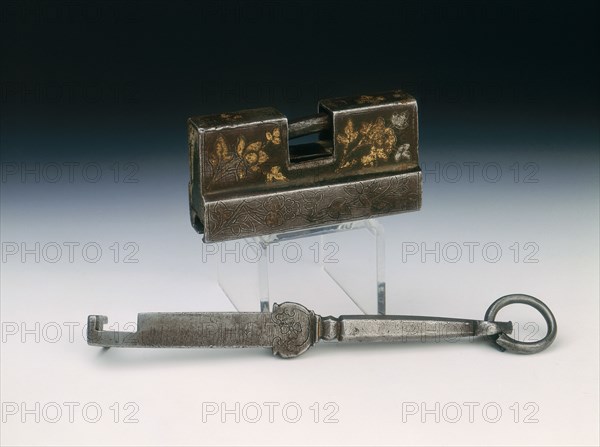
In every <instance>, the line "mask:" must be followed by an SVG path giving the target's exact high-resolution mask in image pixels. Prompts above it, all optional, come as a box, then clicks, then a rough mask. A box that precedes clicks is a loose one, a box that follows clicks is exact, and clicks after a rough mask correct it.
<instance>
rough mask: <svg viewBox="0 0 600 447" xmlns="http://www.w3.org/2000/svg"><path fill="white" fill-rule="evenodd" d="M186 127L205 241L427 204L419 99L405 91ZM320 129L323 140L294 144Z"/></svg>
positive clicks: (195, 220) (193, 200)
mask: <svg viewBox="0 0 600 447" xmlns="http://www.w3.org/2000/svg"><path fill="white" fill-rule="evenodd" d="M318 111H319V113H318V114H317V115H314V116H310V117H305V118H302V119H299V120H292V121H289V122H288V119H287V118H286V117H285V116H284V115H283V114H281V113H280V112H279V111H277V110H276V109H274V108H262V109H253V110H243V111H239V112H235V113H222V114H219V115H209V116H200V117H193V118H190V119H189V122H188V141H189V153H190V184H189V193H190V214H191V219H192V225H193V226H194V228H195V229H196V230H197V231H198V232H199V233H203V234H204V241H205V242H215V241H222V240H228V239H237V238H242V237H250V236H258V235H265V234H270V233H274V232H277V233H281V232H284V231H291V230H298V229H303V228H311V227H317V226H321V225H327V224H332V223H339V222H344V221H349V220H357V219H365V218H369V217H373V216H381V215H387V214H391V213H397V212H402V211H411V210H417V209H419V208H420V206H421V170H420V168H419V153H418V122H417V103H416V101H415V100H414V98H412V97H411V96H409V95H407V94H406V93H403V92H401V91H400V90H394V91H391V92H387V93H382V94H378V95H362V96H357V97H348V98H338V99H327V100H322V101H320V103H319V110H318ZM314 132H319V141H318V142H315V143H307V144H295V145H294V144H290V141H289V139H290V138H294V137H298V136H302V135H306V134H308V133H314Z"/></svg>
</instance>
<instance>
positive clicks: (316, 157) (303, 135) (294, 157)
mask: <svg viewBox="0 0 600 447" xmlns="http://www.w3.org/2000/svg"><path fill="white" fill-rule="evenodd" d="M288 133H289V160H290V164H292V165H294V164H298V163H304V162H309V161H312V162H313V163H311V164H314V163H319V164H322V163H329V162H332V161H333V139H332V132H331V117H330V116H329V115H328V114H326V113H319V114H317V115H311V116H308V117H303V118H298V119H295V120H290V122H289V130H288ZM292 140H296V142H295V143H292Z"/></svg>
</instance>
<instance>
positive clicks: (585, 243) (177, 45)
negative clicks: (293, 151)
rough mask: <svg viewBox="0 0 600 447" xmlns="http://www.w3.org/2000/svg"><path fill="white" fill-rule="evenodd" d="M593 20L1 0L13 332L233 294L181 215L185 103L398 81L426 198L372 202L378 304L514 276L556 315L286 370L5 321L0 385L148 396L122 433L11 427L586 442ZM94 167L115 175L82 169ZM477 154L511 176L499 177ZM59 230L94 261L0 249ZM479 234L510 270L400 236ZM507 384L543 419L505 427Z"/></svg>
mask: <svg viewBox="0 0 600 447" xmlns="http://www.w3.org/2000/svg"><path fill="white" fill-rule="evenodd" d="M599 22H600V17H599V6H598V2H574V1H571V2H564V1H563V2H551V1H545V2H533V1H527V2H517V1H515V2H508V1H491V2H475V1H467V2H449V1H448V2H445V1H425V2H411V1H402V2H377V1H366V2H351V1H349V2H316V1H315V2H296V1H285V2H284V1H281V2H219V3H217V2H214V3H200V2H191V1H187V2H182V1H169V2H158V1H139V2H117V1H106V2H76V1H69V2H54V1H48V2H30V1H8V2H3V3H2V7H1V16H0V36H1V42H0V45H1V48H2V50H1V53H2V70H1V72H2V74H1V81H0V102H1V114H0V132H1V134H0V149H1V153H0V159H1V162H2V180H1V183H0V188H1V192H0V198H1V208H0V225H1V227H0V230H1V239H2V243H3V253H2V256H3V260H2V264H0V266H1V267H2V277H1V278H2V289H1V292H2V298H1V311H2V321H3V324H4V323H6V322H9V323H18V324H21V323H22V322H26V323H27V324H28V325H30V326H32V325H34V324H35V323H36V322H38V323H39V322H41V323H42V324H44V322H48V321H54V322H63V323H64V322H82V323H83V322H85V318H86V316H87V315H88V314H92V313H102V314H106V315H108V316H109V319H110V321H120V322H127V321H132V320H133V319H134V318H135V314H136V313H137V312H142V311H187V310H190V311H202V310H204V311H207V310H222V309H231V305H230V303H229V302H228V301H227V300H226V298H225V297H224V296H223V294H222V292H221V291H220V290H219V287H218V285H217V280H216V274H215V268H214V267H215V266H214V265H213V264H214V263H211V262H203V260H202V250H203V245H202V243H201V238H200V237H199V236H197V235H196V234H195V233H194V231H193V229H192V228H191V225H190V224H189V216H188V205H187V182H188V176H189V172H188V158H187V141H186V119H187V117H188V116H191V115H197V114H207V113H215V112H230V111H235V110H239V109H246V108H253V107H262V106H274V107H276V108H278V109H279V110H281V111H282V112H284V113H285V114H286V115H288V116H289V117H294V116H300V115H307V114H310V113H312V112H314V111H315V109H316V104H317V101H318V100H319V99H321V98H329V97H336V96H347V95H354V94H370V93H377V92H378V91H385V90H390V89H396V88H400V89H403V90H405V91H407V92H409V93H410V94H412V95H413V96H414V97H415V98H416V99H417V101H418V104H419V121H420V157H421V165H422V168H423V169H424V174H425V175H424V191H423V209H422V210H421V211H419V212H416V213H408V214H404V215H400V216H391V217H385V218H383V219H381V222H382V223H383V225H384V226H385V229H386V237H387V245H386V250H387V268H386V278H387V287H388V291H389V296H390V298H389V302H388V311H389V313H407V314H410V313H416V314H424V315H448V316H459V317H469V318H471V317H473V318H477V317H481V316H482V315H483V312H484V309H485V308H486V307H487V305H489V303H491V301H492V300H493V299H495V298H496V297H499V296H502V295H504V294H507V293H514V292H515V291H519V292H523V293H530V294H533V295H536V296H539V297H542V298H543V299H544V300H545V301H547V302H548V303H549V305H550V307H551V308H552V309H553V310H554V311H555V313H556V315H557V318H558V320H559V328H560V329H559V338H558V340H557V342H556V344H555V345H553V347H552V348H551V350H548V351H546V352H545V353H544V354H540V355H539V356H536V357H531V358H523V357H517V356H508V355H506V356H502V355H500V354H498V353H497V352H495V351H494V350H491V349H489V348H488V347H487V346H486V347H483V346H482V347H481V349H479V346H475V347H474V346H469V345H468V344H467V345H464V346H463V349H462V350H461V346H455V347H449V348H448V347H444V346H433V347H430V348H429V349H425V348H423V347H422V346H417V347H415V348H409V347H406V348H404V349H397V348H396V347H377V348H372V349H365V347H344V348H340V349H338V350H336V349H334V348H333V347H319V348H318V350H317V349H315V350H314V352H312V351H311V353H309V354H307V356H306V357H303V358H302V359H298V360H297V361H296V362H292V363H290V362H279V363H277V364H275V363H274V362H275V360H271V359H269V358H268V356H266V355H265V356H263V355H260V354H259V355H256V354H255V353H252V352H247V351H246V352H243V353H240V352H237V353H234V352H227V353H221V352H216V351H212V352H202V353H198V352H197V351H195V352H194V353H192V352H189V351H186V352H179V351H178V352H166V351H164V352H155V353H149V352H147V351H128V352H123V351H118V350H114V351H113V350H111V351H109V352H108V353H106V354H102V355H99V354H98V353H97V352H96V351H95V350H94V349H92V348H89V347H87V346H86V345H85V343H84V341H83V339H82V338H81V337H78V338H77V340H76V343H70V342H64V340H63V339H61V342H59V343H44V342H43V341H42V342H41V343H33V342H20V341H19V335H18V334H17V335H14V336H10V337H8V340H6V342H5V340H4V335H5V332H4V326H3V343H2V378H1V379H2V401H3V402H4V401H10V402H22V401H26V402H35V401H41V402H52V401H55V402H63V401H69V400H76V401H79V402H89V401H98V402H100V403H101V404H102V405H103V407H104V406H106V408H108V406H109V405H111V403H112V402H115V401H118V402H121V403H123V402H127V401H134V402H137V403H138V404H139V406H140V423H139V424H138V425H133V426H129V428H128V429H127V430H126V429H124V428H123V426H122V425H114V424H111V423H110V420H109V419H110V416H107V417H106V420H103V423H102V424H85V423H83V424H78V423H75V424H62V425H61V424H47V423H46V424H44V423H41V424H23V423H20V421H19V420H18V416H15V417H12V419H11V418H9V422H8V423H7V424H3V430H2V441H3V443H6V444H15V445H32V444H43V445H47V444H59V445H79V444H80V443H86V444H111V445H123V444H126V443H137V444H140V443H141V444H156V445H163V444H171V445H173V444H180V445H183V444H186V445H192V444H197V443H201V444H219V443H224V444H248V443H249V444H262V445H266V444H274V445H275V444H279V443H282V442H286V441H282V439H283V438H282V436H289V437H288V438H286V439H288V440H289V442H292V443H298V444H315V443H327V444H328V445H335V444H346V445H347V444H371V445H373V444H410V445H417V444H421V445H432V444H456V445H471V444H473V445H476V444H477V442H478V440H479V439H482V436H485V437H486V438H485V439H488V440H492V441H490V442H492V443H497V444H501V445H511V444H519V445H522V444H545V445H548V444H550V443H552V444H558V445H573V444H580V445H588V444H589V445H597V444H598V441H599V438H598V268H599V263H598V220H599V215H598V213H599V201H598V197H599V192H598V190H599V110H598V107H599V106H598V99H599V91H598V88H599V82H598V79H599V78H600V70H599V60H600V57H599V56H600V55H599V54H598V53H599V51H598V40H599V37H600V36H599V31H598V30H599V26H598V23H599ZM63 163H79V164H78V165H76V166H77V167H76V168H75V172H74V177H73V181H69V179H68V174H67V171H66V168H65V169H64V170H63V172H62V176H61V178H60V179H58V180H57V181H51V180H49V179H48V178H46V177H45V174H48V173H49V174H48V175H52V174H53V173H52V171H51V167H52V166H54V164H59V165H61V166H64V165H63ZM86 163H92V164H94V166H100V167H101V169H102V178H101V179H99V180H98V181H89V178H84V176H83V175H82V172H81V166H83V165H84V164H86ZM486 163H487V164H492V168H494V169H495V168H496V167H500V169H501V171H502V172H501V176H500V177H498V178H494V179H493V180H490V175H491V176H492V177H494V176H495V172H494V169H492V171H490V172H485V173H484V172H482V170H481V169H480V168H482V167H483V166H484V165H486ZM469 164H470V165H472V166H474V167H475V171H474V173H473V176H472V178H470V177H469V174H468V172H467V169H466V166H467V165H469ZM456 165H458V166H459V167H461V169H462V171H461V172H460V174H457V172H456V170H455V169H456ZM37 166H39V168H38V167H37ZM115 166H116V167H118V168H119V176H118V178H117V179H115V171H114V169H115ZM24 169H27V170H29V171H31V170H33V173H31V172H30V173H25V174H23V170H24ZM44 169H50V171H48V172H45V171H44ZM35 172H37V174H36V173H35ZM127 175H129V180H135V181H133V182H128V181H126V179H127ZM36 176H39V177H36ZM52 241H54V242H58V243H62V242H64V241H77V242H78V243H80V244H85V243H86V242H90V241H93V242H95V243H97V244H99V245H101V246H102V247H103V248H104V256H103V258H102V259H101V261H100V262H98V263H89V262H83V261H81V259H79V260H75V261H74V262H68V261H66V260H65V259H64V257H63V258H62V259H61V260H60V261H59V262H56V263H53V262H47V260H45V259H42V260H41V261H40V262H36V261H35V259H34V255H27V256H26V257H25V259H24V260H22V258H21V256H20V254H19V253H17V254H16V255H8V254H7V252H6V249H5V246H6V247H8V246H10V247H15V246H21V245H20V244H22V243H25V244H27V246H28V247H32V246H34V245H35V243H40V244H42V245H44V244H47V243H49V242H52ZM131 241H133V242H134V243H135V244H136V246H137V247H138V248H139V252H138V253H137V254H136V257H137V259H139V262H138V263H133V264H126V263H123V262H121V261H122V257H123V253H121V254H120V258H119V262H113V261H112V256H113V252H112V251H110V250H109V248H108V247H110V246H112V244H114V243H115V242H118V243H119V244H121V247H123V244H125V243H127V242H131ZM490 241H491V242H494V243H497V244H499V245H500V246H502V247H503V249H504V255H503V256H502V259H501V260H500V261H499V262H497V263H495V262H494V263H490V262H489V261H485V260H482V259H481V256H480V255H479V256H478V257H477V258H476V259H475V260H474V261H473V262H469V261H466V260H465V259H464V258H462V259H461V260H460V261H459V262H450V261H448V259H446V258H447V257H444V256H442V260H441V261H440V260H435V259H434V258H432V257H431V256H429V257H427V256H426V257H425V259H424V260H421V258H420V257H419V256H413V257H409V259H408V261H407V260H406V259H404V258H403V255H405V253H404V251H403V250H405V244H406V243H407V242H408V243H410V244H416V246H421V245H420V244H423V243H424V244H426V245H427V247H432V246H434V245H435V243H436V242H440V243H441V244H442V245H444V244H447V243H457V244H461V245H462V244H464V243H465V242H477V243H478V244H480V245H483V244H485V243H488V242H490ZM515 243H518V244H519V246H520V247H521V249H524V247H525V244H528V243H529V244H534V245H535V247H537V251H536V253H535V255H534V258H535V259H536V260H537V262H534V263H527V262H523V259H524V256H526V254H525V252H524V251H523V250H522V252H521V253H520V255H519V256H518V258H519V259H518V260H517V261H515V260H514V259H513V254H514V253H513V252H512V251H511V249H510V248H509V247H511V246H514V244H515ZM6 244H8V245H6ZM14 244H16V245H14ZM413 246H414V245H413ZM340 255H341V256H342V257H343V256H344V253H341V254H340ZM42 258H44V257H43V256H42ZM299 272H300V268H299V267H297V266H293V268H290V273H289V274H290V278H291V279H293V281H290V282H292V283H294V284H300V285H302V283H311V284H312V286H313V287H316V289H317V290H310V291H308V292H307V291H306V290H302V289H301V288H300V287H298V288H296V287H295V286H294V288H290V290H288V291H287V294H286V295H285V297H284V299H290V300H293V299H297V300H300V301H303V302H305V303H307V304H310V305H311V306H313V307H314V308H315V310H316V311H317V312H319V313H321V314H325V315H326V314H329V313H332V314H339V313H344V312H346V313H348V312H353V311H356V309H355V308H354V307H353V305H352V304H351V302H349V301H347V302H344V303H342V302H340V301H334V300H329V301H328V300H324V299H323V300H321V299H320V298H319V297H322V296H328V293H323V290H324V289H319V287H320V286H317V285H316V282H314V283H313V281H306V280H305V277H303V276H302V275H301V273H299ZM311 299H312V301H310V300H311ZM521 311H523V310H522V309H521ZM507 312H509V311H507ZM534 317H535V316H534V315H532V314H526V317H523V318H534ZM30 338H31V337H30ZM421 348H423V349H421ZM359 356H360V358H361V359H362V360H361V361H360V362H358V361H357V360H356V359H357V358H359ZM458 358H460V359H461V360H464V361H463V362H458V361H457V359H458ZM488 362H489V363H488ZM40 365H43V373H41V372H40ZM347 365H352V367H348V366H347ZM472 365H480V366H477V368H473V367H472ZM481 365H485V367H484V366H481ZM340 368H343V370H344V373H343V374H340ZM484 369H485V372H484V371H483V370H484ZM315 371H318V372H319V373H320V375H319V378H318V380H317V379H316V378H315V377H316V376H315ZM189 384H193V385H194V386H193V389H190V388H189V387H188V385H189ZM232 384H234V385H235V386H232ZM265 384H266V385H268V386H266V387H265V386H264V385H265ZM291 384H293V385H294V386H291ZM490 384H492V385H491V386H490ZM558 384H560V387H557V385H558ZM242 385H243V386H242ZM149 390H152V392H149ZM203 401H211V402H222V401H226V402H229V403H230V404H231V403H232V402H242V404H243V403H244V402H254V401H256V402H265V401H276V402H283V403H285V402H288V401H299V402H301V404H302V405H303V406H305V410H306V408H308V406H310V405H311V404H312V403H313V402H315V401H320V402H321V403H325V402H328V401H332V402H337V403H338V405H339V407H340V413H339V419H340V422H339V423H338V424H312V423H311V422H310V416H308V415H309V414H310V413H308V410H306V411H307V416H306V420H303V421H302V423H300V424H296V425H295V424H285V423H284V424H277V423H276V424H269V423H264V424H262V425H261V424H257V425H256V426H254V425H253V424H243V423H242V424H221V423H213V424H202V423H200V421H201V419H202V414H201V411H202V409H201V402H203ZM403 401H411V402H427V405H429V406H432V405H434V403H435V402H441V403H442V405H443V403H444V402H462V401H477V402H480V403H485V402H499V403H500V404H501V406H502V408H504V410H505V418H504V419H503V420H502V421H501V423H499V424H489V423H481V420H479V421H476V423H473V424H470V423H462V424H458V425H453V424H444V423H441V424H436V423H427V424H422V423H419V421H418V419H417V420H416V422H415V423H412V424H411V423H406V424H405V423H402V424H401V421H402V415H401V413H400V408H401V403H402V402H403ZM516 401H518V402H520V403H521V404H524V403H525V402H528V401H530V402H535V403H536V404H537V405H539V409H540V412H539V420H540V422H539V423H537V424H516V423H512V422H511V418H512V414H511V413H510V410H508V408H509V406H510V405H512V404H513V403H514V402H516ZM365 409H368V411H366V410H365ZM106 411H107V414H110V413H109V412H108V410H106ZM478 422H479V423H478ZM258 429H260V432H258V431H256V430H258ZM457 429H460V430H459V431H460V433H459V432H458V431H456V430H457Z"/></svg>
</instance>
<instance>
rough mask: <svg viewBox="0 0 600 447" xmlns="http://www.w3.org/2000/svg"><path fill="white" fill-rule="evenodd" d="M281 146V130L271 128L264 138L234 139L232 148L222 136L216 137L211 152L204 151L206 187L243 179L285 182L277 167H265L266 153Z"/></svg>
mask: <svg viewBox="0 0 600 447" xmlns="http://www.w3.org/2000/svg"><path fill="white" fill-rule="evenodd" d="M280 144H281V131H280V129H279V127H274V128H272V129H271V130H269V131H266V132H265V134H264V139H262V140H256V141H248V140H247V139H246V137H245V136H244V135H240V136H238V138H237V140H236V143H235V145H234V146H233V147H232V146H231V145H230V143H228V142H227V140H226V139H225V137H224V136H223V135H218V136H217V138H216V140H215V143H214V147H213V150H212V151H209V152H208V156H207V162H208V168H209V169H208V172H207V182H208V185H213V184H216V183H219V182H223V181H224V180H226V179H229V180H233V181H239V180H243V179H245V178H247V177H261V176H262V177H263V178H264V179H265V180H266V181H267V182H278V181H286V180H287V177H286V176H285V175H284V174H283V173H282V172H281V166H278V165H275V166H273V165H271V164H269V163H268V162H269V159H270V156H269V153H270V152H271V151H272V150H274V148H275V147H276V146H279V145H280Z"/></svg>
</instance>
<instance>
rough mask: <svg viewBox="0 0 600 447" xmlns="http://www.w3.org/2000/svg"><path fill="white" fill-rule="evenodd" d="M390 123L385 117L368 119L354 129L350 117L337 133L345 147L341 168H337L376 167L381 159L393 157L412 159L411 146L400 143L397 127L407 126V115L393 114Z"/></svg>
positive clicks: (339, 141) (340, 142) (337, 137)
mask: <svg viewBox="0 0 600 447" xmlns="http://www.w3.org/2000/svg"><path fill="white" fill-rule="evenodd" d="M390 121H391V125H387V124H386V121H385V119H384V118H383V117H382V116H379V117H377V118H376V119H375V120H374V121H365V122H363V123H362V124H361V126H360V129H358V130H357V129H355V127H354V122H353V121H352V119H351V118H349V119H348V121H347V122H346V125H345V126H344V129H343V130H342V131H341V132H340V133H338V134H337V136H336V141H337V142H338V143H339V144H340V145H341V147H342V155H341V161H340V167H339V168H338V170H342V169H346V168H351V167H355V166H361V167H371V166H377V165H378V164H379V163H380V162H381V161H387V160H390V159H392V158H393V159H394V160H395V161H403V160H409V159H410V152H409V149H410V145H409V144H402V145H400V146H397V142H398V138H397V136H396V131H395V129H397V130H403V129H404V128H406V127H407V125H408V119H407V116H406V114H398V113H396V114H394V115H392V117H391V120H390Z"/></svg>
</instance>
